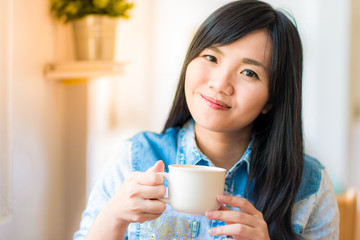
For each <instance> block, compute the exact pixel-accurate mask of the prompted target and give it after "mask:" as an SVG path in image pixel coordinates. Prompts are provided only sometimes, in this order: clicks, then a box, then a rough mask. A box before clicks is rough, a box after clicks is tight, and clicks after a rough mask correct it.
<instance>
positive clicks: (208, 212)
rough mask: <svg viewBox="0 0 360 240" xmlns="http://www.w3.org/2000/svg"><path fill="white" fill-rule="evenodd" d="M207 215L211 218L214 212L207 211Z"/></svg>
mask: <svg viewBox="0 0 360 240" xmlns="http://www.w3.org/2000/svg"><path fill="white" fill-rule="evenodd" d="M205 216H206V217H207V218H211V217H213V216H214V214H213V212H211V211H207V212H205Z"/></svg>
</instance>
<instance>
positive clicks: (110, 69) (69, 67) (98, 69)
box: [44, 61, 125, 80]
mask: <svg viewBox="0 0 360 240" xmlns="http://www.w3.org/2000/svg"><path fill="white" fill-rule="evenodd" d="M124 65H125V63H121V62H113V61H73V62H55V63H49V64H46V65H45V67H44V76H45V78H46V79H49V80H88V79H91V78H96V77H101V76H109V75H116V74H121V73H122V72H123V69H124Z"/></svg>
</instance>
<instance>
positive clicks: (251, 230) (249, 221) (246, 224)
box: [206, 195, 270, 240]
mask: <svg viewBox="0 0 360 240" xmlns="http://www.w3.org/2000/svg"><path fill="white" fill-rule="evenodd" d="M217 200H218V201H219V202H220V203H223V204H226V205H227V206H232V207H237V208H239V209H240V210H241V211H232V210H229V209H228V208H226V207H225V206H224V205H222V206H221V207H220V209H219V210H217V211H208V212H206V217H207V218H209V219H213V220H220V221H224V222H225V223H226V225H224V226H220V227H214V228H211V229H210V230H209V233H210V234H211V235H214V236H218V235H227V236H232V237H233V239H246V240H252V239H256V240H263V239H264V240H269V239H270V237H269V233H268V227H267V224H266V222H265V220H264V218H263V215H262V213H261V212H260V211H258V210H257V209H256V208H255V207H254V206H253V205H252V204H251V203H250V202H249V201H248V200H247V199H245V198H240V197H235V196H227V195H219V196H218V198H217Z"/></svg>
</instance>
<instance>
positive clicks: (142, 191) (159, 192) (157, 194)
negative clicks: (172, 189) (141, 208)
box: [132, 185, 166, 199]
mask: <svg viewBox="0 0 360 240" xmlns="http://www.w3.org/2000/svg"><path fill="white" fill-rule="evenodd" d="M165 193H166V188H165V186H164V185H158V186H147V185H140V186H138V187H137V188H136V189H134V190H132V195H133V196H135V195H137V196H138V197H140V198H143V199H156V198H162V197H164V196H165Z"/></svg>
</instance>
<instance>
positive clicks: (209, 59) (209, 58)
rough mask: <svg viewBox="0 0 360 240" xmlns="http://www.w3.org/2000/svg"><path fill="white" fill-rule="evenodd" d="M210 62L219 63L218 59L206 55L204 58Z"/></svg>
mask: <svg viewBox="0 0 360 240" xmlns="http://www.w3.org/2000/svg"><path fill="white" fill-rule="evenodd" d="M204 57H205V58H206V59H207V60H208V61H210V62H215V63H216V62H217V59H216V57H214V56H211V55H205V56H204Z"/></svg>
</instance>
